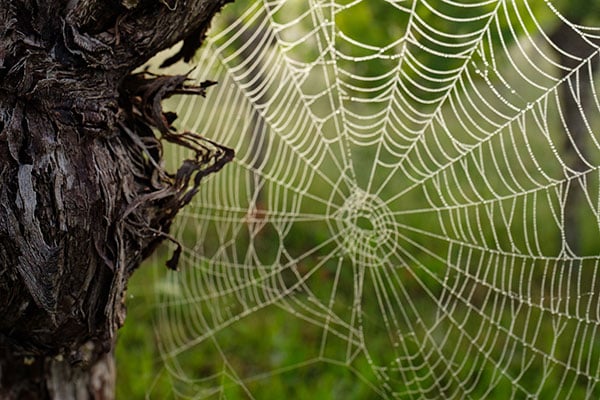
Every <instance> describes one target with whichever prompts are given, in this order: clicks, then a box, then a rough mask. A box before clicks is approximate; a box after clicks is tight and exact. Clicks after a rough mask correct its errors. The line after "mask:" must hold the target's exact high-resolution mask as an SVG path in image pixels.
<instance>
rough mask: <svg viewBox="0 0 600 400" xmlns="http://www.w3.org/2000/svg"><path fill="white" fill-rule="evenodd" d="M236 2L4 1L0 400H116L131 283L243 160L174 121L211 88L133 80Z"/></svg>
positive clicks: (181, 81)
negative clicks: (167, 153)
mask: <svg viewBox="0 0 600 400" xmlns="http://www.w3.org/2000/svg"><path fill="white" fill-rule="evenodd" d="M227 2H228V0H193V1H191V0H121V1H117V0H0V398H2V399H5V398H50V399H87V398H94V399H108V398H112V396H113V394H112V393H113V386H114V385H113V383H114V366H113V360H112V356H111V354H112V353H111V350H112V347H113V345H114V338H115V333H116V331H117V329H118V328H119V327H120V326H121V325H122V324H123V321H124V318H125V309H124V304H123V298H124V296H123V294H124V291H125V289H126V285H127V280H128V278H129V276H130V275H131V274H132V273H133V271H134V270H135V269H136V268H137V267H138V266H139V264H140V262H141V261H142V260H143V259H144V258H145V257H146V256H148V255H149V254H150V253H151V252H152V250H153V249H154V248H155V247H156V246H157V245H158V243H160V242H161V241H162V240H164V239H165V238H167V237H168V230H169V226H170V224H171V221H172V219H173V217H174V216H175V214H176V212H177V211H178V210H179V209H180V208H181V207H182V206H183V205H185V204H186V203H187V202H189V201H190V199H191V197H192V196H193V195H194V194H195V192H196V191H197V187H198V185H199V183H200V180H201V179H202V177H203V176H205V175H206V174H209V173H211V172H214V171H217V170H218V169H220V168H221V167H222V166H223V165H224V164H225V163H226V162H227V161H229V160H230V159H231V157H232V156H233V154H232V151H231V150H229V149H226V148H224V147H222V146H219V145H217V144H215V143H213V142H211V141H209V140H208V139H205V138H203V137H201V136H198V135H193V134H191V133H183V134H179V133H177V132H176V131H175V129H174V128H173V127H172V125H171V123H172V122H173V120H174V119H175V115H173V114H168V113H167V114H165V113H163V112H162V108H161V105H160V101H161V100H162V99H163V98H165V97H168V96H170V95H172V94H177V93H183V94H186V93H187V94H203V93H204V90H205V88H206V87H207V86H208V85H209V84H211V83H207V84H202V85H200V86H192V85H190V84H189V82H188V81H187V79H186V77H184V76H175V77H165V76H154V75H150V74H134V75H132V74H131V71H133V70H134V69H135V68H136V67H138V66H140V65H142V64H143V63H144V62H145V61H147V60H148V59H149V58H150V57H151V56H153V55H154V54H155V53H156V52H158V51H160V50H162V49H165V48H167V47H170V46H172V45H173V44H175V43H177V42H178V41H180V40H182V39H185V40H186V52H185V53H182V54H181V57H182V58H186V57H188V56H189V54H188V53H189V52H190V51H192V50H190V49H192V48H194V46H195V47H198V46H199V44H200V42H201V40H202V39H203V35H204V32H205V31H206V29H207V27H208V25H209V23H210V20H211V19H212V17H213V15H214V14H215V13H217V12H218V11H219V10H220V8H221V7H222V6H223V5H224V4H225V3H227ZM153 129H154V130H153ZM155 132H157V136H158V137H156V136H155ZM163 140H168V141H172V142H175V143H178V144H180V145H183V146H186V147H188V148H190V149H191V151H192V153H193V154H194V156H193V157H192V158H191V159H190V160H187V161H186V162H185V163H184V165H182V166H181V168H180V169H179V170H178V171H177V172H176V173H175V174H169V173H168V172H166V171H164V170H163V169H162V167H161V159H162V150H161V149H162V148H161V141H163ZM176 258H177V257H176V256H175V257H174V259H173V260H172V261H171V263H170V266H171V267H173V268H174V267H175V266H176V261H177V260H176Z"/></svg>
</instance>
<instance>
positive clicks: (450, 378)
mask: <svg viewBox="0 0 600 400" xmlns="http://www.w3.org/2000/svg"><path fill="white" fill-rule="evenodd" d="M563 5H564V4H563V3H558V2H550V1H537V2H519V1H509V0H502V1H497V0H485V1H469V2H455V1H449V0H437V1H432V0H429V1H425V0H404V1H392V0H388V1H384V0H381V1H379V2H370V1H366V0H365V1H361V0H355V1H350V0H337V1H331V0H329V1H317V0H288V1H282V0H273V1H250V2H245V3H244V4H243V5H237V6H231V7H230V8H228V9H226V10H225V12H224V13H223V15H222V16H221V17H220V20H219V21H218V22H217V23H216V24H215V27H214V28H213V30H212V31H211V33H210V35H209V38H208V42H207V43H206V44H205V46H204V47H203V49H202V50H201V52H200V53H199V54H198V56H197V59H196V64H197V66H196V68H195V69H194V71H193V72H192V77H193V78H194V79H197V80H199V81H202V80H206V79H209V80H215V81H218V82H219V84H218V85H217V86H215V87H213V88H211V90H210V92H209V94H208V96H207V98H206V99H187V98H186V99H181V100H180V101H179V102H178V103H177V104H176V106H175V107H176V109H177V111H178V114H179V115H180V121H179V124H180V125H181V126H183V127H185V128H188V129H190V130H192V131H195V132H204V134H205V135H207V136H209V137H210V138H211V139H213V140H216V141H218V142H220V143H223V144H224V145H226V146H228V147H231V148H234V149H235V150H236V158H235V160H234V162H233V163H232V164H230V165H229V166H228V167H227V168H225V169H224V170H223V171H222V172H220V173H219V174H216V175H214V176H211V177H210V178H207V180H206V181H205V182H204V184H203V185H202V187H201V190H200V192H199V193H198V195H197V196H196V198H195V200H194V201H193V203H192V204H191V205H190V206H189V207H188V208H187V209H186V210H185V211H184V212H183V213H182V215H181V216H180V218H179V219H178V222H177V224H176V225H175V227H174V230H175V232H174V234H175V235H176V236H177V237H178V238H179V240H181V241H182V243H183V244H184V253H183V256H182V261H181V271H180V272H179V273H177V274H169V275H168V276H167V277H166V278H164V280H162V281H160V282H157V296H158V304H159V306H158V310H157V313H158V319H157V336H158V337H159V339H160V343H161V352H162V355H163V357H164V360H165V365H166V369H167V371H168V373H169V376H170V378H171V382H172V388H173V393H174V395H175V397H177V398H212V397H219V398H221V397H228V398H278V396H284V395H285V396H288V397H289V396H291V398H309V397H315V396H316V397H318V396H319V393H321V396H324V397H325V398H346V397H347V398H365V399H366V398H369V399H370V398H377V397H381V398H402V399H413V398H490V397H492V398H493V397H496V398H528V397H529V398H535V397H543V398H557V399H559V398H560V399H562V398H569V397H572V398H595V397H597V396H598V395H599V394H600V389H599V388H598V380H599V378H600V336H599V334H600V332H599V331H598V324H599V322H600V307H599V302H598V297H599V294H600V287H599V284H600V282H599V278H598V273H597V271H598V267H599V265H598V263H599V261H600V241H599V238H600V218H599V209H600V185H599V183H600V174H599V172H598V165H599V162H600V157H599V156H600V146H599V143H598V127H599V124H600V118H599V115H600V114H599V112H598V111H599V109H600V98H599V96H598V92H597V86H598V84H597V81H598V79H597V75H596V73H595V70H596V65H597V63H598V57H599V56H598V46H597V43H598V39H599V36H598V33H599V30H598V29H597V28H594V27H591V26H584V25H582V24H579V23H577V22H576V21H572V20H570V19H569V18H568V17H566V16H565V15H566V14H565V12H564V10H563V9H564V7H563V8H561V7H562V6H563ZM557 26H562V27H563V29H564V32H563V33H564V34H563V36H562V37H566V36H565V35H569V36H568V37H570V38H571V39H570V40H560V37H558V39H557V36H556V35H553V33H554V32H555V31H556V30H557V29H558V28H557ZM582 49H583V50H582ZM176 156H177V157H180V158H184V157H185V154H177V155H176ZM573 221H575V222H573Z"/></svg>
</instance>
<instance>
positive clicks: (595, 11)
mask: <svg viewBox="0 0 600 400" xmlns="http://www.w3.org/2000/svg"><path fill="white" fill-rule="evenodd" d="M247 3H248V2H244V1H240V0H238V1H237V2H236V3H234V4H233V5H231V6H228V7H229V8H228V10H227V11H226V16H228V17H227V18H229V19H227V18H225V20H226V21H231V20H232V19H231V18H234V17H237V16H238V15H242V13H243V10H245V9H246V7H247ZM290 3H292V4H291V5H290V6H294V7H300V8H301V7H303V5H301V4H300V2H290ZM338 3H339V4H346V3H347V4H353V5H352V6H351V7H349V8H347V9H345V10H344V11H342V12H340V13H338V14H337V15H336V16H335V21H334V22H335V24H336V26H337V27H338V28H339V30H340V32H342V33H343V34H344V35H345V36H347V37H348V38H351V39H352V38H354V39H355V40H359V41H360V42H362V43H366V44H368V45H370V46H373V47H377V48H386V46H387V48H388V55H390V56H391V55H392V54H395V53H398V51H397V48H396V47H394V46H400V44H397V43H395V42H396V41H397V40H398V38H399V37H401V36H402V35H403V34H404V32H405V29H406V27H407V25H408V24H409V23H411V22H410V15H409V14H407V13H402V12H399V11H398V9H397V8H395V7H393V6H392V5H391V4H390V3H389V2H387V1H383V0H380V1H375V0H373V1H363V2H351V1H349V0H344V1H340V2H338ZM464 3H475V2H474V1H471V2H464ZM554 3H555V4H556V7H557V9H558V10H559V11H560V12H562V13H563V15H565V16H566V17H567V18H569V19H571V20H573V21H580V22H581V23H587V22H596V21H598V20H599V18H598V16H599V15H600V0H594V1H587V0H561V1H556V2H554ZM302 4H303V3H302ZM439 4H440V7H448V9H445V10H443V11H445V12H447V13H450V14H451V13H453V12H454V13H455V12H456V8H454V7H450V6H447V5H444V4H443V3H439ZM546 4H547V3H546V1H544V0H531V1H529V2H528V3H527V5H526V4H525V2H521V1H517V2H516V6H517V7H521V8H523V7H525V6H528V7H530V8H531V9H532V10H534V12H535V14H536V16H538V17H539V18H538V20H537V21H534V20H525V21H516V19H515V18H516V16H515V15H511V14H510V13H509V14H503V15H500V16H499V17H498V20H497V21H498V23H499V24H500V28H501V29H500V30H499V31H500V34H499V36H496V37H493V38H492V40H493V42H494V43H497V44H498V43H501V42H505V43H508V44H510V43H511V42H512V41H514V38H515V37H520V36H522V35H525V34H527V33H531V32H534V31H535V30H537V26H536V24H537V23H540V24H542V25H543V26H544V28H545V30H546V31H552V29H553V28H554V27H555V26H557V25H558V24H559V23H560V21H558V20H557V19H556V18H555V16H554V15H553V13H552V12H551V11H550V10H549V9H548V8H547V6H546ZM495 7H496V3H495V2H490V3H484V4H483V5H481V6H478V7H473V8H471V9H469V8H465V9H461V13H460V15H456V17H457V18H459V17H460V18H468V17H469V16H477V15H481V14H482V13H486V12H493V10H494V9H495ZM482 10H483V12H482ZM414 13H415V14H416V15H418V16H419V18H420V19H421V20H423V21H427V22H428V23H429V24H430V26H432V27H434V28H435V29H437V30H439V31H441V32H446V33H448V34H451V35H456V34H468V33H472V32H476V31H478V30H480V29H483V28H484V27H485V24H486V23H487V21H486V20H484V19H475V20H474V21H473V22H472V23H461V24H456V23H451V22H450V21H449V20H444V19H440V18H436V16H435V14H434V13H433V11H432V10H431V9H429V8H428V7H426V6H425V5H424V4H423V3H422V2H416V3H415V8H414ZM524 14H525V13H524ZM248 18H249V17H248ZM280 18H285V16H280ZM367 27H368V28H367ZM304 29H307V30H308V29H311V26H310V23H308V22H307V25H306V26H305V28H304ZM414 34H415V35H418V31H415V33H414ZM414 40H415V41H421V40H427V39H426V38H424V37H422V36H416V37H414ZM459 44H460V43H457V45H459ZM336 46H338V47H339V49H340V50H342V51H345V52H347V53H352V54H354V56H355V57H357V58H360V57H367V58H368V56H369V55H372V54H373V52H374V50H373V49H368V48H363V49H360V50H357V49H356V48H355V47H352V49H350V48H349V47H348V46H350V44H349V43H348V42H346V41H344V40H340V41H339V42H338V43H336ZM411 46H414V45H411ZM431 47H434V48H435V46H434V45H432V46H431ZM456 51H457V53H458V52H460V51H462V49H461V48H460V46H458V47H457V50H456ZM414 52H415V54H417V55H418V57H419V61H420V62H421V63H422V64H423V65H428V66H431V67H434V68H435V69H436V70H440V71H450V70H452V69H455V68H457V66H458V65H460V63H461V62H463V60H460V59H456V58H451V57H441V56H439V55H436V54H433V53H430V52H418V51H416V50H414ZM382 55H383V56H385V55H386V52H385V51H384V52H383V53H382ZM305 56H306V57H308V58H311V57H314V54H313V53H312V52H311V51H310V50H307V51H306V53H305ZM502 61H503V60H500V62H502ZM504 61H506V60H504ZM339 62H340V63H341V64H342V65H345V66H346V67H347V68H348V69H349V70H353V69H354V70H356V71H357V72H358V73H360V74H361V75H366V76H378V75H381V74H383V73H385V72H386V71H388V70H389V69H390V68H394V67H395V66H396V65H397V60H390V59H389V58H386V57H374V58H368V60H366V61H360V62H357V61H356V60H350V59H349V60H340V61H339ZM344 63H345V64H344ZM403 68H408V67H403ZM405 72H406V73H407V76H409V77H411V76H413V77H416V75H415V74H416V72H414V71H410V70H408V69H407V70H405ZM411 74H412V75H411ZM425 96H426V94H423V96H422V97H425ZM429 96H433V95H429ZM359 152H360V151H357V152H356V153H355V154H358V153H359ZM372 157H373V152H372V151H371V150H369V149H366V150H363V153H362V154H361V157H360V160H359V161H358V163H359V164H358V165H359V168H358V169H359V170H361V169H364V170H365V171H368V168H366V167H365V168H360V166H361V165H362V164H360V163H364V165H365V166H366V165H368V164H369V162H370V158H372ZM470 167H471V168H474V167H473V166H470ZM404 201H410V202H414V204H418V203H419V202H420V201H422V200H421V198H420V197H419V196H418V194H417V193H415V196H414V198H411V199H405V200H404ZM406 208H407V209H410V208H411V207H406ZM413 208H415V209H416V208H418V207H417V206H415V207H413ZM538 218H540V220H543V219H544V218H548V219H550V216H538ZM404 222H405V223H406V224H407V225H411V226H420V227H422V229H423V230H428V229H430V227H429V226H428V224H432V226H433V225H434V224H433V222H432V221H428V220H426V219H423V218H422V216H420V215H418V214H414V215H413V216H410V217H407V219H406V220H405V221H404ZM431 229H432V230H433V229H434V228H431ZM582 229H583V230H584V231H585V230H586V229H588V227H583V228H582ZM590 229H591V228H590ZM326 234H327V232H326V231H323V232H314V228H313V227H311V226H309V225H306V226H304V227H303V226H302V225H296V226H295V228H294V230H293V231H292V233H291V234H290V235H289V236H288V237H287V238H286V239H285V240H286V242H285V246H286V248H289V251H290V252H292V253H294V252H297V253H298V254H302V253H304V252H306V247H307V246H308V247H309V248H310V247H312V246H313V243H310V242H307V238H312V239H311V240H315V241H317V242H319V241H321V240H322V238H320V237H319V235H326ZM488 234H489V235H491V233H490V232H488ZM495 234H496V235H498V236H500V237H506V236H507V235H508V233H507V232H499V231H498V232H495ZM544 234H545V235H547V237H546V238H545V239H544V240H542V241H543V242H544V243H545V244H547V245H548V246H550V247H551V246H556V241H555V240H553V238H555V237H556V236H557V232H555V231H553V230H552V229H548V230H547V231H546V232H544ZM522 236H523V237H519V236H515V237H513V241H514V242H516V243H517V244H518V243H519V242H522V241H523V240H525V239H524V235H522ZM582 237H583V238H584V240H586V243H584V248H585V252H586V253H589V254H596V253H597V252H598V248H597V247H598V243H595V242H593V241H592V240H591V239H586V238H588V235H585V232H584V234H583V235H582ZM589 237H593V235H589ZM190 240H193V238H192V239H190ZM244 240H247V238H246V239H244V238H240V247H244V244H243V243H244ZM506 242H507V243H508V240H506ZM269 243H273V245H272V246H273V247H272V248H269ZM279 244H280V243H279V241H278V240H277V239H276V238H273V240H272V241H269V240H264V241H262V242H261V246H265V247H264V248H259V249H258V250H259V253H261V254H262V255H263V256H264V257H266V258H269V257H271V256H273V257H274V255H276V254H277V250H278V246H279ZM429 245H430V246H444V245H445V244H443V243H441V242H440V243H438V242H436V241H435V240H432V242H431V243H429ZM446 245H447V244H446ZM207 246H210V244H207ZM163 251H164V249H163ZM411 251H413V252H414V255H415V257H416V258H420V259H421V260H424V261H423V262H424V263H426V264H427V265H428V266H429V267H430V268H431V269H432V271H434V273H435V271H436V270H443V269H444V265H443V264H441V263H440V262H439V261H438V260H435V259H433V258H431V259H428V257H429V256H428V255H427V254H426V253H424V252H423V250H422V249H419V248H417V247H415V248H412V249H411ZM164 258H165V254H161V255H160V256H159V257H156V258H154V259H153V260H154V261H152V262H151V263H149V264H148V265H146V266H145V267H142V268H141V269H140V271H138V272H136V274H135V275H134V277H133V278H132V280H131V282H130V284H129V292H128V299H127V304H128V319H127V323H126V324H125V326H124V327H123V328H122V329H121V331H120V333H119V340H118V346H117V360H118V369H117V371H118V392H117V395H118V398H119V399H134V400H135V399H142V398H145V397H149V398H152V399H171V398H177V396H176V394H178V395H179V396H182V397H186V396H189V397H194V396H195V393H198V392H200V391H201V390H203V388H204V387H205V386H204V385H203V383H202V379H203V378H206V377H216V378H214V379H215V380H217V382H218V381H219V380H220V384H221V386H222V387H223V391H222V392H220V393H215V394H214V396H210V395H208V394H207V396H206V398H215V399H216V398H227V399H245V398H248V396H247V394H245V393H244V391H243V390H242V389H241V388H240V386H239V385H238V384H236V382H235V380H234V379H231V380H229V381H228V378H227V373H228V372H231V371H245V372H249V371H250V372H252V374H256V373H260V372H261V371H262V372H268V371H272V370H273V368H274V367H275V366H277V365H290V364H294V363H296V362H301V361H303V360H310V359H314V358H315V357H316V355H315V354H312V353H311V352H312V351H314V347H315V343H318V341H319V340H320V332H321V331H322V327H316V326H314V325H311V324H304V323H302V320H301V319H290V318H289V313H288V312H287V311H286V310H282V309H278V308H276V307H273V308H272V309H270V310H269V312H265V313H255V314H252V315H250V316H248V317H247V318H246V323H244V324H242V325H236V326H233V327H232V328H231V329H229V328H228V329H224V330H222V331H219V332H218V333H217V335H218V337H217V338H216V340H215V341H217V342H219V343H221V344H223V345H224V346H225V345H226V346H227V349H228V350H227V354H226V356H227V361H228V363H230V365H228V364H227V363H225V362H224V360H223V354H221V351H222V349H218V348H216V347H211V346H210V345H207V346H204V347H203V354H202V357H198V355H197V354H194V355H192V354H191V352H190V354H182V355H181V356H180V357H179V358H178V361H179V362H180V363H181V365H182V368H184V369H185V370H186V371H188V372H189V373H190V374H192V375H194V376H196V377H197V379H198V383H193V382H189V383H187V384H185V385H183V384H181V383H180V382H176V381H174V380H172V379H171V378H170V373H169V372H167V371H166V369H165V368H166V367H165V364H164V362H163V360H162V359H161V356H160V353H159V351H158V346H159V339H160V329H162V328H161V327H160V325H155V324H154V321H153V318H154V315H155V312H156V306H157V305H156V304H155V301H156V298H157V296H156V294H155V292H154V291H155V290H156V288H155V286H154V283H155V282H157V280H159V279H158V278H157V276H162V275H165V274H169V273H173V272H168V271H166V268H164V267H163V265H164ZM334 270H335V268H333V267H332V268H329V269H328V268H327V267H325V268H322V271H321V275H319V276H316V277H315V279H314V281H313V282H311V288H312V289H313V290H314V291H315V292H316V294H317V296H318V292H319V290H320V289H322V291H323V293H324V294H326V293H328V290H329V286H328V285H329V284H330V281H331V277H330V276H327V274H328V273H332V271H334ZM420 278H422V280H423V282H424V284H425V285H426V286H427V285H428V284H427V280H428V279H431V278H428V276H426V275H423V276H421V277H420ZM418 285H419V284H418V283H414V286H415V287H414V288H412V289H415V288H416V286H418ZM432 286H433V285H432ZM340 287H342V288H344V287H345V288H346V289H342V290H340V292H341V296H347V302H346V304H351V302H352V289H353V282H352V281H342V282H340ZM407 290H408V292H409V293H410V291H411V285H410V284H407ZM415 292H416V290H415ZM324 296H325V295H324ZM420 301H421V300H419V299H415V303H416V304H419V302H420ZM423 302H425V300H423ZM369 306H370V307H373V309H372V310H369V309H368V307H369ZM421 306H422V307H425V308H430V307H432V305H431V304H421ZM365 307H366V308H365V310H363V312H364V314H365V315H366V316H368V315H369V314H373V315H375V314H378V313H379V310H377V309H376V307H377V304H376V302H371V303H367V304H365ZM529 317H530V318H531V319H533V320H535V319H536V318H538V317H539V316H535V315H530V316H529ZM366 325H367V330H368V329H371V330H372V331H371V332H370V335H371V339H372V340H371V342H370V348H369V350H370V351H372V352H373V353H374V354H378V353H379V354H385V353H386V352H389V345H390V342H389V338H388V337H386V336H385V335H380V336H379V337H378V335H377V329H378V328H379V327H377V326H375V325H371V326H370V328H369V324H368V323H367V324H366ZM542 325H543V324H542ZM163 328H164V327H163ZM449 329H450V328H449ZM490 329H491V328H490ZM541 329H542V330H543V329H549V330H551V329H552V328H551V327H550V325H549V324H548V326H542V328H541ZM567 330H569V331H572V332H576V327H575V326H574V325H569V326H568V329H567ZM573 334H575V333H573ZM456 336H457V337H460V335H459V334H457V335H456ZM540 340H543V337H542V338H541V339H540ZM307 343H310V346H308V345H306V344H307ZM456 345H457V346H458V347H460V343H456ZM503 345H506V344H505V343H498V346H497V347H498V348H497V349H494V351H495V352H498V353H500V352H502V351H504V349H503V348H502V347H501V346H503ZM347 346H348V343H347V341H344V340H339V342H335V341H332V343H329V348H328V349H329V350H328V351H331V352H332V353H343V352H344V351H345V348H346V347H347ZM317 347H318V346H317ZM555 347H556V348H557V351H561V349H562V348H565V347H568V346H564V344H563V346H559V345H557V344H555ZM250 353H259V354H262V355H263V356H262V357H261V360H263V361H264V365H259V364H256V365H254V364H253V365H248V363H247V361H246V360H250V359H253V357H252V354H250ZM599 354H600V349H598V348H593V349H589V356H590V357H591V356H592V355H599ZM530 356H531V355H530ZM534 356H535V355H533V356H532V357H534ZM494 357H498V358H500V357H501V356H500V355H494ZM492 358H493V357H492ZM421 361H422V360H415V361H414V363H415V364H419V363H420V362H421ZM538 361H539V360H538ZM478 362H479V361H478V360H475V361H473V365H472V368H473V369H475V368H477V367H481V365H482V364H478ZM540 362H543V360H542V361H540ZM353 368H354V370H352V369H350V368H348V366H346V365H336V364H335V363H323V362H321V363H318V364H307V365H306V366H304V367H302V368H294V369H293V370H292V371H280V372H277V373H272V372H271V373H269V374H267V375H265V377H264V379H256V380H254V381H252V382H246V383H245V384H246V386H247V387H248V388H249V389H250V391H251V392H252V394H253V396H254V397H255V398H258V399H271V398H273V399H279V398H290V399H312V398H314V399H328V398H334V399H338V398H343V399H372V398H374V397H375V396H376V395H377V389H376V388H373V387H371V386H370V385H369V384H367V383H365V382H364V381H362V380H361V379H359V378H358V377H359V376H362V377H365V376H366V377H372V369H371V366H370V365H369V360H367V359H365V358H359V359H357V361H356V362H355V363H354V364H353ZM514 368H515V371H519V368H520V366H519V365H515V366H514ZM514 374H515V375H516V374H517V372H515V373H514ZM524 374H525V375H527V376H528V377H529V378H528V379H529V383H530V384H531V387H532V388H533V387H536V384H537V380H538V379H539V370H535V369H534V368H531V369H528V370H526V371H525V372H524ZM249 375H251V374H250V373H249ZM448 379H449V380H450V378H448ZM481 380H482V381H483V382H486V381H487V382H492V381H494V382H496V383H497V382H499V383H497V384H496V385H495V386H494V389H493V392H491V393H485V392H484V389H485V384H483V383H481V382H480V385H479V386H481V387H483V389H481V390H480V391H476V392H474V393H472V396H473V398H478V396H480V397H487V398H508V397H510V396H511V394H512V393H514V387H513V383H514V382H512V381H511V380H510V379H507V378H506V377H503V378H502V377H500V378H499V377H498V376H497V371H495V370H494V371H492V370H483V371H482V378H481ZM398 381H400V379H399V380H398ZM522 381H527V379H522ZM547 381H548V382H549V383H551V382H553V380H552V379H548V380H547ZM212 383H213V384H214V383H215V382H212ZM448 384H449V385H450V384H451V382H450V381H449V382H448ZM412 385H413V387H407V388H406V391H407V392H410V391H411V390H414V391H415V392H417V393H418V392H419V390H420V388H419V386H418V381H417V383H416V384H415V383H413V384H412ZM415 385H416V386H415ZM423 385H424V386H428V383H427V382H423ZM409 386H410V385H409ZM543 390H544V391H543V392H542V393H539V395H540V398H544V397H546V396H550V397H552V396H555V395H557V394H559V393H561V390H563V388H562V387H561V382H560V380H559V379H556V386H554V387H553V386H552V385H551V384H548V385H546V386H545V387H544V389H543ZM399 391H402V390H401V389H399ZM585 394H586V391H585V387H579V386H577V387H575V388H574V389H572V392H571V395H573V398H583V396H585ZM579 396H582V397H579Z"/></svg>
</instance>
